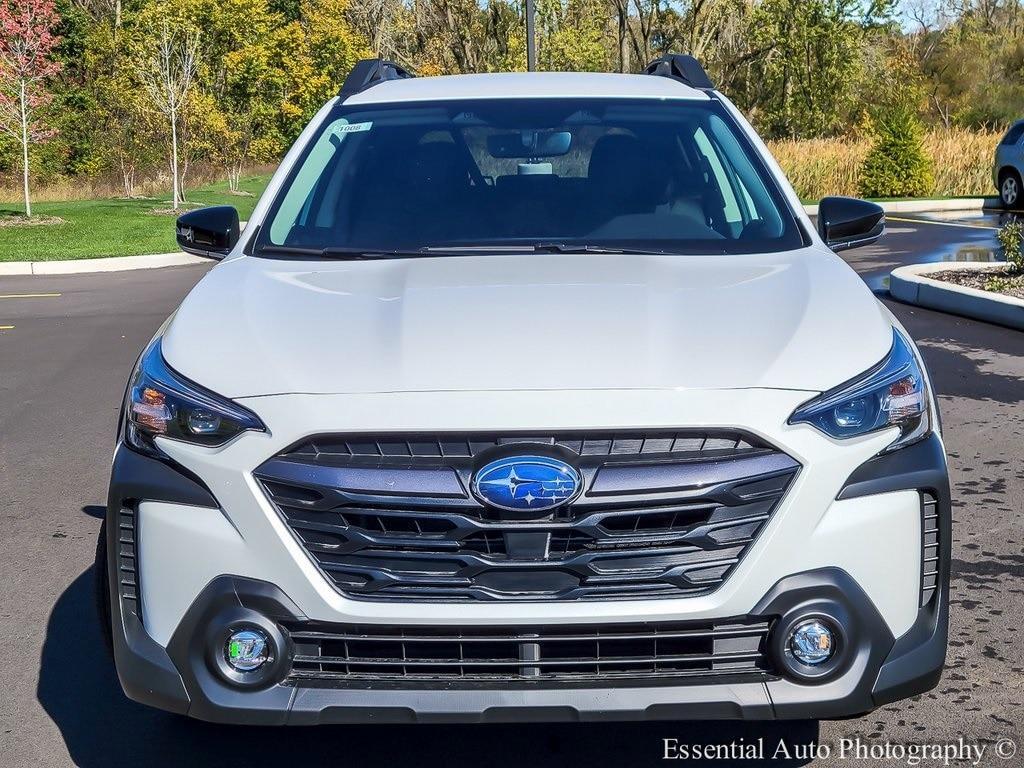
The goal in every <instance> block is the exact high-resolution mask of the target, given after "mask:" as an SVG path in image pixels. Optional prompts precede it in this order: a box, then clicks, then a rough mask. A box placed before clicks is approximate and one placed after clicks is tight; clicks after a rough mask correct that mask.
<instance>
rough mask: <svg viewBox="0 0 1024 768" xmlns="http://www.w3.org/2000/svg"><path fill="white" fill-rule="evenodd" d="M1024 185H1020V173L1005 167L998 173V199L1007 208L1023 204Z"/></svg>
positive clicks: (1011, 208) (1014, 207) (1018, 206)
mask: <svg viewBox="0 0 1024 768" xmlns="http://www.w3.org/2000/svg"><path fill="white" fill-rule="evenodd" d="M1022 198H1024V186H1022V185H1021V180H1020V174H1019V173H1017V171H1015V170H1013V169H1011V168H1007V169H1005V170H1004V171H1002V172H1001V173H1000V174H999V200H1000V201H1001V202H1002V204H1003V207H1004V208H1006V209H1008V210H1014V209H1017V208H1020V207H1021V205H1022V204H1024V200H1022Z"/></svg>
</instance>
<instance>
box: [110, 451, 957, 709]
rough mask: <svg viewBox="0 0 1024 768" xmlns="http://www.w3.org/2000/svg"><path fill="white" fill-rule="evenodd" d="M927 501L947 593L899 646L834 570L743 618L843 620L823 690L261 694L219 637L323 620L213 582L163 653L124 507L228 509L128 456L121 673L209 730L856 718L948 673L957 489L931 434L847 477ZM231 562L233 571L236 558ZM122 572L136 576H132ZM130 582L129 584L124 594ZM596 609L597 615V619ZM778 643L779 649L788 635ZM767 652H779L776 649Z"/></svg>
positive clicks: (655, 687) (867, 602) (237, 585)
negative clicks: (232, 669)
mask: <svg viewBox="0 0 1024 768" xmlns="http://www.w3.org/2000/svg"><path fill="white" fill-rule="evenodd" d="M919 490H927V491H929V492H930V493H932V494H933V495H935V496H936V498H937V499H938V510H939V542H940V562H939V576H938V589H937V590H936V592H935V594H934V596H933V597H932V598H931V599H930V600H928V601H927V602H926V603H925V604H924V605H923V606H922V607H920V609H919V610H918V611H917V612H916V617H915V618H914V619H913V620H912V622H911V623H910V625H909V628H908V629H906V630H905V631H903V632H902V633H901V634H900V636H899V637H898V638H897V637H895V636H894V633H893V632H892V630H891V624H890V623H889V622H888V621H887V620H886V617H885V615H884V611H882V610H880V609H879V607H878V605H879V604H880V603H881V602H882V601H881V599H880V597H879V594H878V590H877V589H874V591H872V589H865V586H864V584H862V583H861V582H860V581H859V580H858V579H857V578H855V577H854V576H853V575H851V574H850V573H849V572H847V571H846V570H844V569H842V568H837V567H828V566H825V567H820V568H812V569H810V570H805V571H802V572H799V573H796V574H791V575H788V576H786V577H784V578H782V579H779V580H778V581H777V582H775V583H774V584H773V585H771V586H770V588H768V589H767V590H766V591H764V592H763V595H762V596H761V598H760V599H759V600H756V602H755V603H754V604H752V605H750V606H748V608H747V609H746V611H745V614H746V616H747V617H750V618H759V617H763V618H765V619H768V620H772V621H774V622H776V626H779V625H781V624H785V623H787V618H788V617H793V616H797V615H800V614H802V613H806V612H824V613H826V614H828V615H831V616H834V617H836V618H839V619H841V620H842V621H843V623H844V625H845V626H846V627H847V630H848V638H847V646H846V656H845V657H844V658H845V661H844V663H843V665H842V667H841V669H839V670H837V672H836V674H835V675H834V676H833V677H831V678H830V679H829V680H828V681H827V682H823V683H820V684H814V685H812V684H806V683H799V682H796V681H795V680H791V679H787V678H786V677H785V676H783V675H779V674H767V675H765V676H763V678H761V679H747V680H736V681H720V682H714V683H713V684H706V683H704V682H701V681H700V680H696V681H694V682H692V683H691V684H683V685H680V684H677V683H674V682H666V684H663V683H662V682H661V681H653V682H652V681H645V682H644V684H631V683H630V682H629V681H628V680H626V681H616V682H615V683H614V684H611V683H609V684H604V685H601V684H592V685H588V686H565V685H562V686H554V685H550V684H546V683H538V684H537V685H525V686H517V687H515V688H512V687H507V686H506V687H501V686H495V687H488V686H475V687H459V686H456V685H445V686H439V687H433V688H430V687H427V688H424V687H415V688H413V687H402V686H396V685H393V684H392V685H388V686H375V685H371V684H364V685H361V686H349V687H344V688H340V687H329V686H304V685H297V684H294V683H292V682H288V681H284V673H285V671H286V670H284V669H282V674H281V675H279V676H278V677H277V678H275V679H274V680H272V681H270V682H269V683H268V684H267V685H266V686H265V687H263V688H260V689H256V690H241V689H238V688H235V687H232V686H230V685H228V684H226V683H225V682H224V681H222V679H221V678H220V677H219V676H218V675H217V674H216V673H215V672H214V671H213V665H211V664H209V663H208V645H207V637H208V634H209V631H210V628H211V627H218V626H223V625H224V624H225V623H230V622H235V621H250V622H255V623H263V624H264V625H265V626H268V627H270V628H272V627H275V626H277V625H278V624H279V622H292V623H294V622H303V621H307V620H310V619H315V620H318V621H322V620H323V618H324V617H323V616H311V615H310V612H309V611H308V610H302V609H300V608H299V606H298V604H297V603H296V602H294V601H293V599H292V597H289V595H288V594H286V593H285V592H284V591H283V590H282V589H281V588H280V586H279V585H274V584H269V583H267V582H265V581H261V580H257V579H254V578H252V577H251V576H247V575H246V574H240V575H226V576H225V575H219V576H216V577H214V578H212V579H210V580H208V582H207V583H206V584H205V586H204V587H203V588H202V589H201V590H200V591H199V593H198V596H196V597H194V599H193V600H192V601H191V603H190V605H189V607H188V608H187V610H186V611H185V612H184V615H183V616H182V617H181V619H180V621H179V622H178V623H177V624H176V626H175V627H174V628H173V631H172V632H171V633H170V634H169V636H168V637H166V638H163V642H161V641H160V640H161V638H154V636H153V633H152V631H151V630H150V629H149V627H148V626H147V625H144V622H143V619H142V618H141V617H142V615H143V613H144V609H145V599H144V597H145V594H146V593H145V591H144V590H143V591H141V592H140V591H137V590H138V589H139V586H138V583H137V579H136V578H135V577H136V575H137V572H136V568H137V559H138V558H137V555H138V554H139V553H138V551H137V550H136V548H135V546H136V542H135V540H134V534H133V535H132V536H131V539H132V541H131V546H129V547H127V548H126V546H125V543H124V541H123V538H124V537H123V536H122V531H123V528H122V510H124V509H125V508H126V507H130V506H131V505H132V504H135V503H136V502H138V501H141V500H152V499H157V500H163V501H166V502H169V503H172V504H176V505H179V508H181V509H187V508H188V507H193V508H196V509H200V510H208V511H209V510H210V509H211V508H215V507H217V506H218V505H217V502H216V501H215V500H214V498H213V495H212V494H211V493H210V491H209V490H208V489H207V488H206V487H205V486H204V485H203V484H202V483H200V482H199V481H198V479H197V478H195V477H190V476H188V473H186V472H182V471H179V469H176V468H174V467H172V466H170V465H169V464H166V463H163V462H160V461H157V460H154V459H149V458H145V457H142V456H140V455H138V454H135V453H133V452H132V451H130V450H127V449H125V448H124V447H123V446H122V447H120V448H119V450H118V453H117V455H116V457H115V463H114V469H113V475H112V481H111V488H110V497H109V499H108V518H107V530H108V541H107V551H108V562H107V568H108V573H109V576H110V582H109V586H110V594H111V607H112V611H111V612H112V619H113V634H114V652H115V659H116V662H117V668H118V674H119V677H120V679H121V683H122V686H123V687H124V689H125V692H126V693H127V694H128V696H129V697H130V698H132V699H135V700H137V701H140V702H143V703H146V704H150V705H153V706H157V707H160V708H162V709H167V710H170V711H174V712H179V713H183V714H188V715H191V716H194V717H197V718H200V719H204V720H211V721H217V722H235V723H248V724H313V723H347V722H413V721H415V722H453V721H454V722H500V721H534V720H537V721H567V720H568V721H575V720H631V719H722V718H726V719H736V718H743V719H769V718H787V719H788V718H798V719H805V718H837V717H845V716H850V715H857V714H861V713H864V712H867V711H870V710H872V709H874V708H875V707H878V706H880V705H882V704H885V703H887V702H890V701H893V700H896V699H900V698H904V697H907V696H911V695H915V694H918V693H921V692H923V691H926V690H929V689H930V688H932V687H934V685H935V684H936V683H937V682H938V680H939V677H940V675H941V671H942V666H943V663H944V659H945V650H946V634H947V617H948V579H949V546H950V541H951V531H950V525H951V523H950V519H951V515H950V501H949V488H948V481H947V478H946V468H945V461H944V456H943V450H942V445H941V441H940V440H939V439H938V438H937V437H934V436H933V437H932V438H930V439H928V440H926V441H924V442H922V443H919V444H918V445H916V446H913V447H911V448H907V449H904V450H902V451H899V452H896V453H894V454H888V455H885V456H882V457H878V458H873V459H870V460H868V461H866V462H865V463H863V464H862V465H861V466H860V467H859V468H858V469H857V470H856V471H855V472H853V474H852V475H850V477H849V479H848V480H847V481H846V483H845V484H844V485H843V487H842V489H841V490H840V492H839V494H838V496H837V499H838V501H839V502H852V501H854V500H860V501H861V502H864V501H865V500H867V501H869V502H873V503H877V504H878V505H880V506H884V504H883V502H884V501H885V499H886V498H887V495H896V496H898V495H899V494H906V492H907V491H914V492H915V493H916V492H917V491H919ZM136 509H137V507H136ZM145 535H146V534H145V533H143V534H142V536H143V538H144V537H145ZM905 543H906V542H904V544H905ZM850 545H851V546H854V543H853V542H851V543H850ZM860 546H873V543H872V542H866V543H864V544H861V545H860ZM225 562H230V557H226V559H225ZM183 565H184V566H186V567H187V564H184V563H183ZM126 568H128V570H129V571H130V573H128V576H127V577H125V574H126V572H127V571H126ZM229 573H230V572H229ZM733 578H734V579H735V578H737V576H734V577H733ZM125 581H128V582H131V583H130V584H129V585H128V586H125V584H124V583H123V582H125ZM161 586H162V587H163V586H164V585H161ZM168 586H169V585H168ZM133 595H134V597H133ZM140 597H141V598H143V599H142V600H140ZM916 599H917V596H916V595H915V600H916ZM658 602H661V603H664V602H666V601H650V602H648V603H647V605H648V607H649V609H650V610H651V612H652V614H654V613H655V612H656V611H657V610H658V606H657V603H658ZM676 602H678V601H676ZM140 603H142V607H140ZM595 609H596V606H595V604H591V606H590V610H592V611H593V610H595ZM650 618H652V619H653V618H654V616H653V615H652V616H651V617H650ZM542 620H543V619H538V621H542ZM620 620H621V619H620ZM609 621H613V620H612V619H609ZM463 623H464V624H465V623H468V622H466V621H463ZM486 623H490V624H493V623H494V622H493V620H492V621H490V622H486ZM157 634H158V635H159V634H160V633H159V632H157ZM773 640H774V642H775V643H778V642H780V640H779V638H773ZM770 644H771V643H770ZM770 653H774V654H776V655H777V654H778V653H779V651H778V648H774V649H773V650H770Z"/></svg>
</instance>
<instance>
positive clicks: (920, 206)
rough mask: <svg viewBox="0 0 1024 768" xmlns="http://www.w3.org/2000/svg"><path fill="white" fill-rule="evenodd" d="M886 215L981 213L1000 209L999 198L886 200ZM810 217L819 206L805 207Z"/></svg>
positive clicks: (884, 203) (814, 214)
mask: <svg viewBox="0 0 1024 768" xmlns="http://www.w3.org/2000/svg"><path fill="white" fill-rule="evenodd" d="M879 205H880V206H882V210H883V211H885V212H886V213H941V212H942V211H981V210H984V209H985V208H1000V207H1001V206H1002V204H1001V203H1000V202H999V198H998V197H957V198H952V199H949V200H886V201H884V202H881V203H879ZM804 210H805V211H806V212H807V215H808V216H817V215H818V206H817V205H805V206H804Z"/></svg>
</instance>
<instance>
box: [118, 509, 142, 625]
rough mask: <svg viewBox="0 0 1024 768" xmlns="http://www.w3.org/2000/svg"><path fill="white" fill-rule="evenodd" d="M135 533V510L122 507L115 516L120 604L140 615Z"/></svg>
mask: <svg viewBox="0 0 1024 768" xmlns="http://www.w3.org/2000/svg"><path fill="white" fill-rule="evenodd" d="M136 540H137V533H136V528H135V510H134V509H132V508H131V507H122V508H121V511H120V513H119V514H118V516H117V577H118V588H119V589H120V593H121V600H122V604H123V605H124V608H125V610H126V611H130V612H133V613H135V615H137V616H141V615H142V613H141V611H140V610H139V583H138V567H137V564H136V562H137V558H136Z"/></svg>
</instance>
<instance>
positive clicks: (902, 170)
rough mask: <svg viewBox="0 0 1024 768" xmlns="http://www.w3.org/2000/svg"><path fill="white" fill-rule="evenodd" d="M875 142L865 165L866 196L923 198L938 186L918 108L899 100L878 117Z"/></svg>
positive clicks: (862, 192) (862, 172)
mask: <svg viewBox="0 0 1024 768" xmlns="http://www.w3.org/2000/svg"><path fill="white" fill-rule="evenodd" d="M873 132H874V134H875V137H874V138H875V141H874V144H873V146H872V148H871V151H870V152H868V155H867V157H866V158H864V165H863V167H862V168H861V177H860V186H861V194H863V195H864V196H866V197H923V196H924V195H928V194H930V193H931V192H932V188H933V187H934V186H935V177H934V174H933V168H932V161H931V158H929V157H928V155H927V154H926V153H925V150H924V145H923V143H922V134H923V129H922V127H921V121H920V120H919V119H918V117H917V113H916V112H915V111H914V109H913V108H912V107H911V106H910V105H909V104H906V103H895V104H892V105H889V106H886V107H884V108H882V109H880V110H878V114H876V115H875V116H874V125H873Z"/></svg>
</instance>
